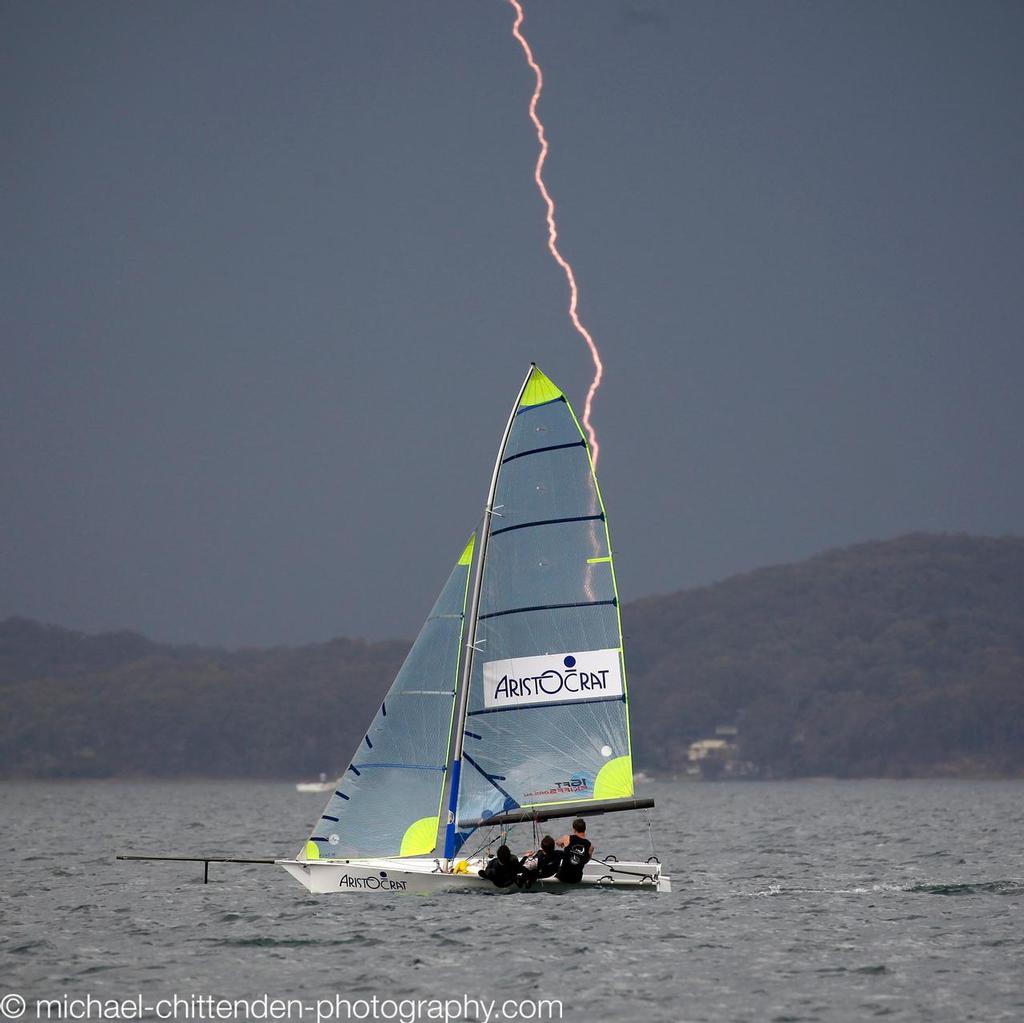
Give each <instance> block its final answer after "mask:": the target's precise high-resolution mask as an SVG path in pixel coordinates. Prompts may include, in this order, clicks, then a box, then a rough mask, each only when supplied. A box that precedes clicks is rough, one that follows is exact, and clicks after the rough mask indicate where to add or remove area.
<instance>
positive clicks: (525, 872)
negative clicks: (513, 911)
mask: <svg viewBox="0 0 1024 1023" xmlns="http://www.w3.org/2000/svg"><path fill="white" fill-rule="evenodd" d="M520 863H521V865H522V870H521V871H520V873H519V876H518V877H517V878H516V884H517V885H519V887H520V888H529V887H531V886H532V884H533V882H534V881H536V880H537V879H538V878H542V877H552V876H553V875H554V874H555V872H556V871H557V870H558V868H559V866H560V865H561V863H562V851H561V849H556V848H555V840H554V839H553V838H552V837H551V836H550V835H545V836H544V837H543V838H542V839H541V840H540V848H539V849H538V850H536V852H534V851H532V850H531V851H530V852H528V853H527V854H526V855H525V856H524V857H523V858H522V860H521V861H520Z"/></svg>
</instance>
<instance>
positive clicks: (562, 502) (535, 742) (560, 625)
mask: <svg viewBox="0 0 1024 1023" xmlns="http://www.w3.org/2000/svg"><path fill="white" fill-rule="evenodd" d="M408 511H409V516H410V526H411V528H416V527H415V506H414V505H410V506H409V509H408ZM633 780H634V774H633V767H632V751H631V744H630V733H629V715H628V711H627V693H626V673H625V664H624V661H623V653H622V626H621V622H620V619H619V599H618V592H617V590H616V586H615V571H614V567H613V563H612V550H611V543H610V540H609V537H608V524H607V518H606V515H605V510H604V503H603V501H602V499H601V492H600V490H599V488H598V485H597V477H596V475H595V473H594V465H593V461H592V459H591V456H590V449H589V447H588V444H587V440H586V437H585V436H584V434H583V431H582V430H581V429H580V425H579V422H578V421H577V419H576V415H575V413H574V412H573V410H572V408H571V406H570V405H569V402H568V401H567V400H566V397H565V395H564V394H563V393H562V391H561V390H559V388H558V387H556V386H555V384H554V383H552V381H551V380H550V379H549V378H548V377H547V376H545V375H544V374H543V373H542V372H541V371H540V370H539V369H538V368H537V367H536V366H534V365H531V368H530V372H529V373H528V374H527V376H526V379H525V380H524V381H523V384H522V386H521V387H520V389H519V394H518V396H517V398H516V401H515V404H514V405H513V406H512V411H511V413H510V415H509V419H508V423H507V425H506V427H505V433H504V435H503V437H502V439H501V445H500V447H499V449H498V457H497V460H496V462H495V466H494V472H493V474H492V476H491V483H490V489H489V490H488V494H487V502H486V504H485V506H484V516H483V523H482V525H481V527H480V529H479V531H478V532H476V533H473V534H472V535H471V536H470V538H469V542H468V543H467V544H466V546H465V549H464V550H463V551H462V553H461V555H460V556H459V558H458V560H457V562H456V564H455V567H454V568H453V569H452V572H451V574H450V575H449V577H448V581H447V583H446V584H445V586H444V588H443V589H442V591H441V594H440V596H439V597H438V598H437V601H436V603H435V604H434V608H433V610H432V611H431V613H430V616H429V617H428V618H427V621H426V623H425V624H424V626H423V628H422V630H421V631H420V634H419V636H418V637H417V639H416V642H415V643H414V644H413V646H412V649H411V650H410V651H409V655H408V656H407V658H406V660H405V663H404V664H403V665H402V667H401V669H400V670H399V672H398V676H397V677H396V678H395V681H394V683H393V684H392V686H391V689H390V690H389V691H388V693H387V695H386V697H385V698H384V702H383V703H382V704H381V706H380V710H379V711H378V713H377V715H376V717H375V718H374V720H373V722H372V724H371V726H370V729H369V731H368V732H367V733H366V735H365V736H364V737H363V739H362V741H361V742H360V743H359V747H358V749H357V750H356V752H355V754H354V755H353V757H352V761H351V763H350V764H349V766H348V768H347V770H346V771H345V773H344V774H343V775H342V777H341V778H340V779H339V780H338V781H337V782H336V783H335V784H334V785H333V786H331V787H332V788H333V794H332V795H331V798H330V799H329V800H328V802H327V805H326V806H325V807H324V810H323V813H322V815H321V816H320V819H319V821H318V822H317V824H316V825H315V826H314V828H313V832H312V834H311V835H310V837H309V839H308V841H307V842H306V843H305V845H304V846H303V848H302V850H301V851H300V852H299V853H298V855H297V856H296V857H295V858H294V859H285V860H278V861H277V862H278V863H280V865H281V866H282V867H284V869H285V870H287V871H288V873H289V874H291V875H292V876H293V877H294V878H295V879H296V880H298V881H299V882H300V883H301V884H303V885H304V886H305V887H306V888H307V889H308V890H309V891H311V892H315V893H326V892H338V891H343V892H355V891H359V892H373V893H377V894H379V893H382V892H383V893H387V892H417V893H422V892H427V893H429V892H435V891H450V890H457V889H467V888H468V889H479V890H487V889H489V890H491V891H494V886H493V885H492V884H491V882H490V881H489V880H485V879H483V878H481V877H479V876H478V874H477V871H478V870H479V869H480V868H481V867H483V866H484V864H485V863H486V860H487V856H488V855H489V852H490V847H491V846H493V845H495V844H497V843H498V842H505V841H506V838H507V833H508V831H509V829H510V828H512V827H514V826H515V825H517V824H532V825H533V836H532V838H524V839H523V840H522V841H521V842H519V843H515V844H516V845H517V847H525V846H527V845H530V846H531V847H533V848H536V847H537V844H538V842H539V836H540V834H541V829H540V827H539V825H540V824H542V823H543V822H545V821H550V820H555V819H558V818H572V817H577V816H582V817H584V818H589V817H593V816H596V815H599V814H605V813H614V812H617V811H621V810H646V809H647V808H649V807H652V806H654V800H652V799H637V798H635V797H634V794H633V792H634V790H633ZM297 787H301V786H297ZM303 791H309V790H308V789H305V788H304V789H303ZM644 830H647V829H646V828H645V829H644ZM592 835H593V833H592ZM593 837H594V839H595V841H596V845H597V848H598V853H599V855H600V856H601V857H603V858H598V857H597V856H595V857H594V858H593V859H592V860H591V861H590V862H588V863H587V864H586V868H585V872H584V875H583V879H582V881H581V882H579V884H577V885H571V886H570V885H563V884H561V883H559V882H557V881H556V880H555V879H554V878H551V879H548V880H545V881H543V882H541V883H540V885H539V886H538V887H542V888H544V889H547V888H555V889H558V888H563V889H567V888H570V887H579V885H584V886H602V887H610V888H624V889H627V890H631V891H649V892H665V891H670V890H671V884H670V881H669V878H668V877H667V876H666V875H665V874H663V873H662V870H661V864H660V862H658V860H657V858H656V857H655V856H654V855H653V840H652V856H651V857H650V858H649V859H648V860H646V861H625V860H624V861H619V860H618V859H617V858H616V857H614V856H612V855H610V854H608V853H607V852H606V850H607V843H606V842H604V841H603V840H602V838H601V836H600V835H599V834H596V835H593ZM519 851H522V848H519Z"/></svg>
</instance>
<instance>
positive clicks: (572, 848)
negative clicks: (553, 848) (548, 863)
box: [555, 835, 593, 884]
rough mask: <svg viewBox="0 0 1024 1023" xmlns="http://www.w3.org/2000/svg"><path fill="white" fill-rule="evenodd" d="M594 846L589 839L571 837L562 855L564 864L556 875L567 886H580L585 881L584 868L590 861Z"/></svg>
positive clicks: (576, 836) (577, 836) (561, 864)
mask: <svg viewBox="0 0 1024 1023" xmlns="http://www.w3.org/2000/svg"><path fill="white" fill-rule="evenodd" d="M592 848H593V845H592V844H591V842H590V839H589V838H581V837H580V836H579V835H570V836H569V841H568V843H566V846H565V851H564V852H563V853H562V862H561V863H560V864H559V866H558V873H557V874H556V875H555V876H556V877H557V878H558V880H559V881H564V882H565V883H566V884H578V883H579V882H580V881H581V880H582V879H583V868H584V866H586V863H587V860H589V859H590V850H591V849H592Z"/></svg>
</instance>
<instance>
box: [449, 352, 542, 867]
mask: <svg viewBox="0 0 1024 1023" xmlns="http://www.w3.org/2000/svg"><path fill="white" fill-rule="evenodd" d="M536 366H537V364H536V363H535V362H531V363H530V369H529V370H528V372H527V374H526V378H525V379H524V380H523V385H522V387H520V388H519V393H518V394H517V395H516V400H515V402H514V403H513V405H512V411H511V412H510V413H509V416H508V422H507V423H506V424H505V432H504V433H503V434H502V436H501V444H499V445H498V457H497V458H496V459H495V460H494V472H492V473H491V485H490V487H488V489H487V503H486V504H485V505H484V518H483V524H482V526H481V528H480V533H479V536H478V542H477V545H476V548H477V549H476V552H475V555H476V565H475V566H474V574H473V592H472V595H471V597H470V602H469V620H468V622H467V623H466V631H465V633H464V635H465V637H466V645H465V647H464V648H463V650H464V654H465V656H464V657H463V659H462V677H461V678H460V679H459V703H458V707H457V709H456V712H455V745H454V746H453V748H452V759H451V789H450V791H449V795H448V825H447V827H446V828H445V835H444V855H445V857H447V858H449V859H450V858H451V857H452V856H453V855H454V854H455V828H456V820H455V810H456V807H457V804H458V800H459V778H460V775H461V773H462V746H463V742H464V736H463V734H462V733H463V729H464V728H465V725H466V711H467V710H468V709H469V681H470V679H471V678H472V672H473V661H474V654H475V653H476V626H477V617H478V615H479V611H480V594H481V591H482V588H483V574H484V558H485V556H486V554H487V541H488V540H489V539H490V533H491V515H492V514H493V512H494V494H495V491H496V490H497V488H498V472H499V471H500V469H501V460H502V457H503V456H504V454H505V447H506V446H507V445H508V438H509V434H510V433H511V432H512V424H513V423H514V422H515V421H516V413H517V412H518V411H519V403H520V402H521V401H522V400H523V394H524V393H525V392H526V385H527V384H528V383H529V382H530V378H531V377H532V376H533V371H534V369H535V368H536Z"/></svg>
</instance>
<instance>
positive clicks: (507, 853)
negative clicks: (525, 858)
mask: <svg viewBox="0 0 1024 1023" xmlns="http://www.w3.org/2000/svg"><path fill="white" fill-rule="evenodd" d="M477 873H478V874H479V875H480V876H481V877H483V878H486V879H487V880H488V881H491V882H493V883H494V886H495V887H496V888H511V887H512V885H514V884H515V883H516V875H517V874H518V873H519V860H517V859H516V858H515V856H513V855H512V850H511V849H509V847H508V846H507V845H499V846H498V855H497V856H495V857H494V859H493V860H491V861H490V863H488V864H487V866H486V867H484V869H483V870H478V871H477Z"/></svg>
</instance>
